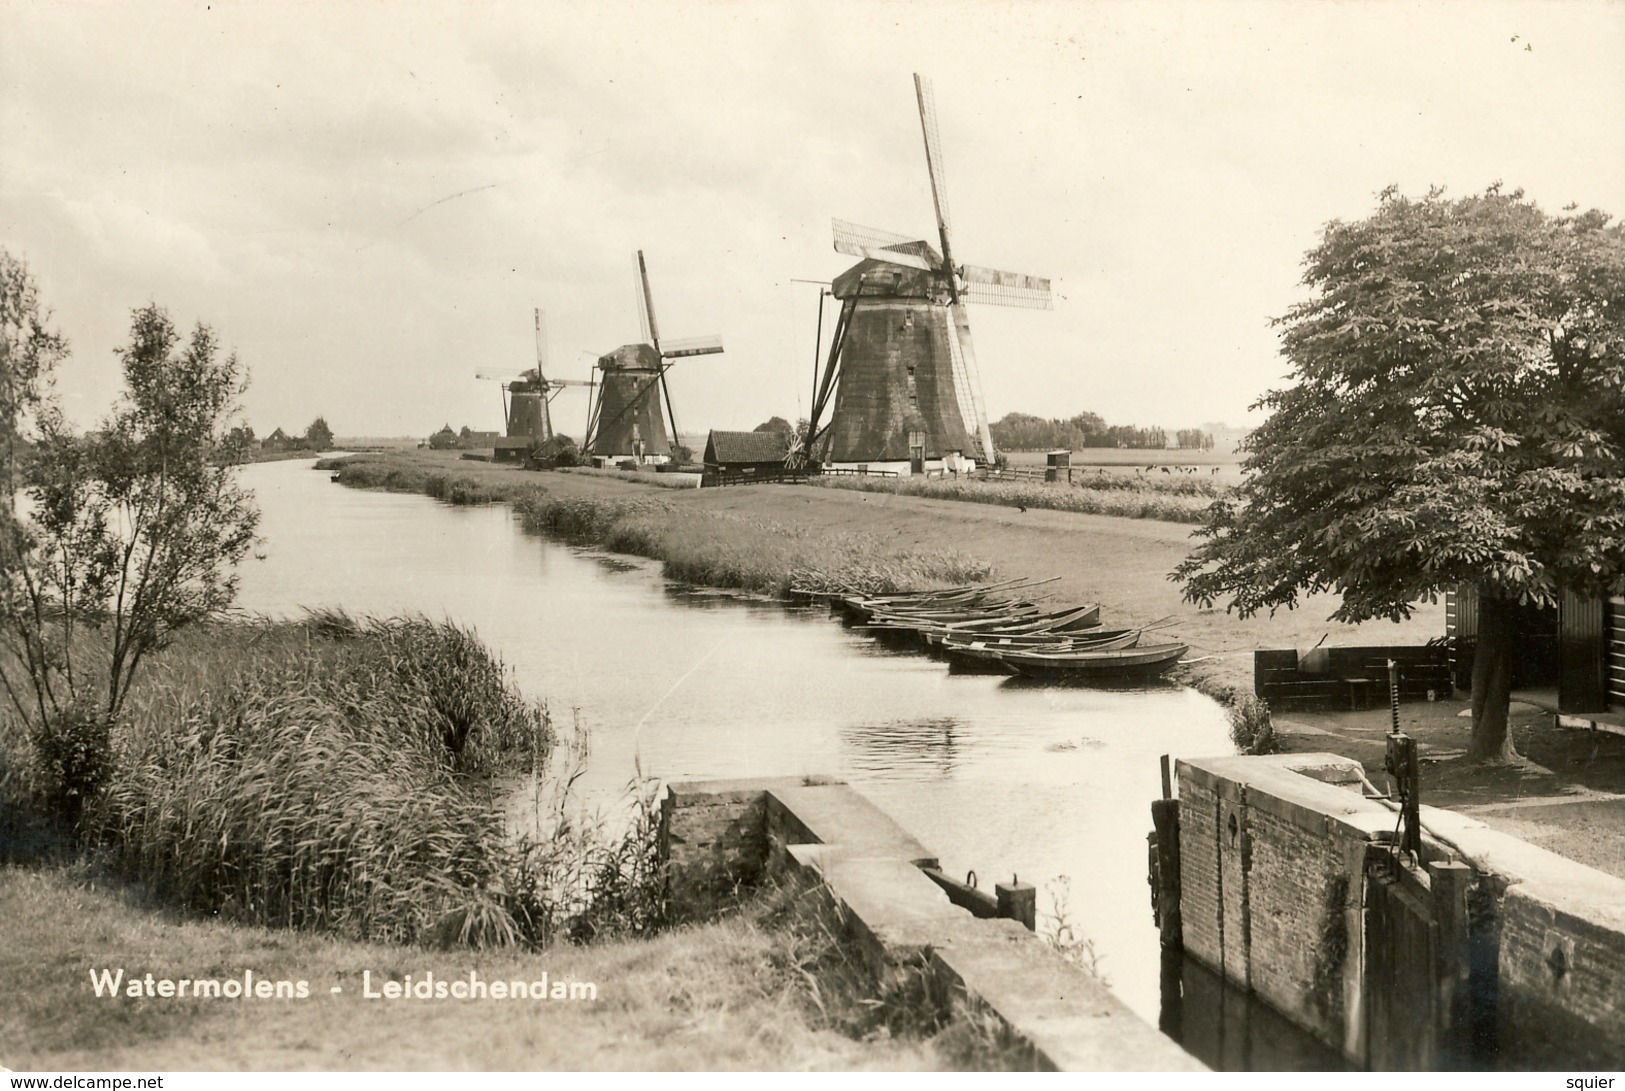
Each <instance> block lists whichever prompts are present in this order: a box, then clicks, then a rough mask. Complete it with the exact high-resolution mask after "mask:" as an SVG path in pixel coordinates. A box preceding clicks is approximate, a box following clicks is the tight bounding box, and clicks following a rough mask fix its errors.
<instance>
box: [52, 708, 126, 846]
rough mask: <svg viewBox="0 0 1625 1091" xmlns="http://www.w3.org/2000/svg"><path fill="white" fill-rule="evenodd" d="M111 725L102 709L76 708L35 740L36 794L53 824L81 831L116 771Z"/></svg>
mask: <svg viewBox="0 0 1625 1091" xmlns="http://www.w3.org/2000/svg"><path fill="white" fill-rule="evenodd" d="M111 750H112V721H111V719H110V718H109V717H108V716H107V715H106V714H105V713H104V712H102V711H100V710H99V709H93V708H90V707H89V706H87V705H84V704H76V705H71V706H69V707H68V708H66V709H63V710H62V711H61V712H59V713H58V714H56V715H55V716H51V717H49V718H47V719H46V720H45V722H44V724H43V726H41V727H40V729H39V730H38V732H37V733H36V734H35V738H34V761H35V763H36V772H37V780H36V782H35V783H36V785H37V787H36V791H37V793H38V794H39V795H40V796H41V797H42V798H43V800H44V802H45V805H46V807H47V808H48V809H49V811H50V812H51V815H52V817H53V818H55V819H56V820H57V821H59V822H61V823H62V824H63V825H64V826H66V827H68V828H70V829H71V828H73V827H75V826H77V825H78V823H79V818H80V816H81V814H83V812H84V810H85V807H86V805H87V804H89V803H91V802H92V801H93V800H95V798H96V797H97V796H98V795H99V794H100V793H101V791H102V789H103V788H104V787H106V785H107V781H108V778H109V776H111V774H112V771H113V761H112V754H111Z"/></svg>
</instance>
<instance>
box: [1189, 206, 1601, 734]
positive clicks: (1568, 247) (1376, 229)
mask: <svg viewBox="0 0 1625 1091" xmlns="http://www.w3.org/2000/svg"><path fill="white" fill-rule="evenodd" d="M1609 221H1610V217H1609V216H1608V215H1606V214H1604V213H1601V212H1597V211H1591V212H1585V213H1579V214H1576V213H1574V212H1573V210H1572V209H1570V210H1566V211H1565V212H1564V214H1562V215H1557V216H1553V215H1549V214H1547V213H1545V212H1543V211H1541V210H1540V209H1539V208H1537V207H1536V206H1535V205H1534V204H1533V203H1532V202H1530V201H1527V200H1525V199H1524V197H1523V193H1522V191H1516V192H1512V193H1503V192H1501V190H1500V187H1499V186H1495V187H1491V188H1490V189H1489V190H1488V191H1487V192H1485V193H1484V194H1482V195H1477V196H1472V197H1466V198H1462V199H1458V200H1447V199H1445V198H1444V196H1443V195H1442V194H1441V193H1440V192H1439V191H1438V190H1435V191H1433V192H1431V193H1429V194H1428V195H1427V196H1426V197H1425V198H1422V199H1420V200H1411V199H1407V198H1405V197H1402V196H1399V195H1397V194H1396V193H1395V192H1394V191H1393V190H1392V189H1389V190H1387V191H1385V192H1384V193H1383V194H1382V195H1381V198H1380V201H1379V204H1378V207H1377V210H1376V212H1375V213H1374V214H1373V215H1371V216H1370V217H1369V218H1367V219H1364V220H1361V221H1359V222H1357V223H1341V222H1333V223H1331V224H1329V225H1327V227H1326V228H1325V231H1324V234H1323V237H1322V239H1321V242H1320V245H1319V246H1317V247H1316V248H1315V249H1314V250H1311V251H1310V252H1309V254H1308V256H1307V258H1306V259H1305V266H1306V273H1305V277H1304V282H1305V284H1306V285H1308V286H1310V287H1311V288H1313V289H1314V294H1313V296H1312V297H1311V298H1310V299H1308V300H1307V301H1305V302H1303V303H1300V304H1299V305H1297V306H1295V307H1293V308H1292V309H1291V310H1290V311H1288V312H1287V314H1286V315H1285V316H1284V317H1282V318H1280V319H1277V320H1276V325H1277V326H1279V327H1281V328H1282V331H1283V332H1282V347H1283V351H1284V353H1285V355H1286V357H1287V359H1288V360H1289V361H1290V362H1291V364H1292V374H1291V377H1292V378H1293V379H1294V380H1295V382H1294V383H1293V384H1292V385H1290V386H1287V387H1285V388H1283V389H1280V390H1272V391H1270V392H1268V393H1266V394H1265V395H1264V396H1263V397H1262V398H1261V399H1260V400H1259V402H1258V403H1257V406H1255V408H1258V407H1262V408H1265V409H1268V410H1271V411H1272V413H1271V416H1270V417H1269V419H1268V420H1266V421H1265V423H1264V424H1263V425H1262V426H1260V427H1259V428H1258V429H1257V430H1255V431H1254V432H1253V433H1252V434H1251V435H1250V436H1249V437H1248V438H1247V440H1246V441H1245V442H1244V443H1243V445H1242V450H1243V451H1244V452H1245V454H1246V459H1245V461H1244V463H1243V468H1244V470H1245V471H1246V476H1245V478H1244V482H1243V484H1242V486H1241V487H1240V490H1239V492H1238V494H1237V495H1236V497H1235V499H1234V500H1233V501H1221V502H1219V503H1217V504H1215V505H1213V507H1212V508H1211V509H1210V510H1209V512H1208V515H1207V521H1206V524H1205V526H1203V527H1201V528H1199V530H1198V531H1197V533H1198V535H1200V536H1202V537H1203V538H1205V541H1204V542H1203V543H1202V544H1201V545H1200V546H1198V548H1197V549H1196V550H1195V551H1194V552H1193V553H1192V554H1191V555H1190V557H1188V558H1187V559H1186V560H1185V562H1184V563H1182V564H1181V565H1180V566H1179V567H1178V568H1176V569H1175V570H1174V572H1173V573H1172V578H1174V579H1176V580H1180V581H1183V582H1184V584H1185V597H1186V598H1187V599H1188V600H1190V601H1193V602H1198V603H1202V604H1206V605H1211V604H1212V603H1213V602H1214V601H1216V600H1218V599H1220V598H1228V599H1229V600H1230V601H1229V608H1230V609H1234V610H1236V611H1237V612H1239V613H1240V614H1241V616H1243V617H1246V616H1248V615H1250V614H1253V613H1256V612H1257V611H1259V610H1270V611H1272V612H1273V611H1274V610H1276V609H1277V608H1280V607H1286V608H1288V609H1291V608H1293V607H1295V606H1296V605H1297V604H1298V596H1299V594H1300V592H1320V591H1335V592H1338V593H1340V594H1341V597H1342V602H1341V605H1340V606H1339V607H1338V608H1337V610H1336V612H1335V613H1333V614H1332V618H1333V619H1334V620H1341V621H1349V622H1358V621H1364V620H1367V619H1370V618H1378V617H1386V618H1391V619H1394V620H1398V619H1401V618H1404V617H1408V616H1409V615H1410V613H1411V609H1412V604H1414V603H1417V602H1420V601H1424V600H1425V601H1434V600H1436V598H1437V596H1438V594H1439V593H1440V592H1442V591H1445V590H1448V589H1450V588H1453V587H1457V586H1463V585H1466V586H1472V587H1476V588H1477V591H1478V596H1479V634H1478V643H1477V650H1476V653H1475V656H1474V660H1473V671H1472V709H1473V735H1472V742H1471V745H1470V747H1469V750H1468V757H1469V759H1471V760H1512V759H1515V758H1516V756H1517V755H1516V752H1515V751H1514V749H1513V747H1512V740H1511V738H1510V737H1509V735H1508V733H1507V707H1508V702H1509V698H1510V691H1511V665H1512V656H1513V651H1514V647H1513V632H1512V627H1511V626H1512V618H1511V615H1512V614H1513V612H1514V610H1515V609H1516V607H1517V605H1518V604H1536V605H1544V606H1549V605H1554V604H1555V603H1556V602H1557V601H1558V599H1559V597H1560V595H1561V593H1562V592H1563V591H1564V590H1571V591H1574V592H1576V593H1579V594H1590V595H1601V594H1607V593H1610V592H1617V591H1618V590H1619V589H1620V588H1621V587H1622V586H1625V394H1622V390H1625V231H1622V229H1621V227H1620V226H1619V225H1617V224H1614V225H1610V222H1609Z"/></svg>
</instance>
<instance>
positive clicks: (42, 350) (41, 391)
mask: <svg viewBox="0 0 1625 1091" xmlns="http://www.w3.org/2000/svg"><path fill="white" fill-rule="evenodd" d="M50 321H51V312H50V309H49V308H47V307H46V306H45V305H44V304H42V303H41V302H40V298H39V286H38V285H37V284H35V283H34V277H33V275H32V274H31V273H30V272H29V271H28V266H27V265H25V264H24V263H23V262H22V261H21V260H19V259H17V258H14V257H12V255H11V254H10V253H9V252H8V251H6V250H4V249H0V534H5V535H8V536H10V535H15V533H16V528H15V527H14V525H13V523H12V519H13V511H14V508H13V499H14V497H15V496H16V491H17V487H18V484H19V482H18V478H17V469H18V459H19V455H20V453H21V447H22V445H23V444H24V443H26V442H27V441H28V437H29V434H30V430H31V425H32V417H33V415H34V414H36V413H38V412H39V411H40V409H41V408H43V407H44V406H45V405H46V404H47V399H48V394H49V388H50V382H51V377H52V374H53V372H54V371H55V369H56V365H57V364H58V363H60V362H61V361H62V360H63V359H65V358H66V357H67V355H68V342H67V339H66V338H65V337H63V336H62V335H61V334H60V333H58V332H57V331H56V330H53V329H51V328H50ZM15 547H16V540H15V537H9V538H8V539H6V540H0V550H4V549H7V548H15ZM7 556H8V555H7V554H5V553H0V560H4V559H6V558H7Z"/></svg>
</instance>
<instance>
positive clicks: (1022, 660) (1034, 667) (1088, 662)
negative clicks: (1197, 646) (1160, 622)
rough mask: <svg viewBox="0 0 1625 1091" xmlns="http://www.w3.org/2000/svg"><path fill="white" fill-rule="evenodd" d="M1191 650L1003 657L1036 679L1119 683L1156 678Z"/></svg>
mask: <svg viewBox="0 0 1625 1091" xmlns="http://www.w3.org/2000/svg"><path fill="white" fill-rule="evenodd" d="M1189 650H1190V646H1189V645H1187V644H1148V645H1145V646H1143V647H1134V648H1121V649H1112V650H1107V651H1095V652H1088V651H1085V652H1065V653H1059V654H1050V653H1045V652H1020V651H1010V652H1003V653H1001V654H1002V656H1003V660H1004V662H1005V664H1006V665H1007V666H1010V667H1012V668H1014V669H1015V670H1016V672H1017V673H1019V674H1024V675H1029V676H1033V677H1041V678H1056V679H1093V678H1098V679H1118V678H1155V677H1156V676H1157V675H1160V674H1162V673H1164V672H1165V671H1167V670H1169V669H1170V668H1172V667H1173V666H1174V665H1175V664H1176V663H1178V662H1179V660H1180V657H1181V656H1183V655H1184V654H1185V653H1186V652H1187V651H1189Z"/></svg>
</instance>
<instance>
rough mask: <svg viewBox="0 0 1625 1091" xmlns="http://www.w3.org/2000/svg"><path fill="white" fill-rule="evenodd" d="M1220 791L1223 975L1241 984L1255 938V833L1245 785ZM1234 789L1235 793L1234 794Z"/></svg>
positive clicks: (1247, 982)
mask: <svg viewBox="0 0 1625 1091" xmlns="http://www.w3.org/2000/svg"><path fill="white" fill-rule="evenodd" d="M1225 788H1227V789H1229V791H1228V792H1227V791H1225V790H1223V789H1221V790H1220V794H1219V830H1218V834H1219V907H1220V913H1221V914H1222V919H1223V922H1224V959H1223V963H1222V967H1223V970H1224V976H1225V977H1227V978H1229V979H1230V980H1231V981H1233V982H1235V983H1236V984H1237V985H1239V986H1241V987H1242V988H1248V987H1250V985H1251V980H1250V976H1249V970H1250V965H1249V963H1250V961H1251V955H1250V953H1249V952H1250V951H1251V948H1252V940H1251V937H1250V935H1249V930H1250V927H1251V921H1250V919H1249V915H1248V909H1247V905H1248V900H1249V898H1250V896H1251V891H1250V890H1249V889H1248V875H1247V872H1248V869H1249V867H1250V865H1251V862H1252V834H1251V832H1250V831H1249V830H1248V828H1247V806H1246V791H1247V790H1246V788H1245V787H1241V786H1239V785H1234V784H1229V785H1226V786H1225ZM1231 793H1234V794H1233V795H1232V794H1231Z"/></svg>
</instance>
